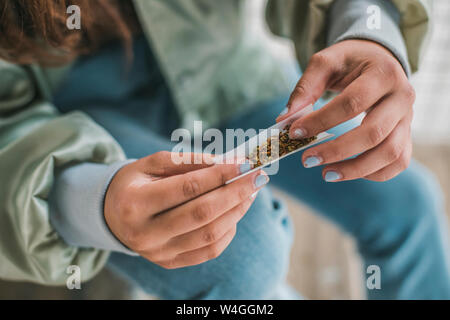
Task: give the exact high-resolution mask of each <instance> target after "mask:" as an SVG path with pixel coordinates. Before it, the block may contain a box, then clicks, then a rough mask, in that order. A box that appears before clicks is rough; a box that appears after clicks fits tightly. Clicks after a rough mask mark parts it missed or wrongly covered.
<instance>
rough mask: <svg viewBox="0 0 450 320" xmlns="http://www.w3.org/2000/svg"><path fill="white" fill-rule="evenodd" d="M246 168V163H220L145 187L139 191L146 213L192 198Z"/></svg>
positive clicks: (160, 210) (248, 166)
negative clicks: (145, 206) (142, 197)
mask: <svg viewBox="0 0 450 320" xmlns="http://www.w3.org/2000/svg"><path fill="white" fill-rule="evenodd" d="M250 169H251V166H250V164H248V163H243V164H220V165H214V166H211V167H207V168H203V169H199V170H195V171H191V172H187V173H184V174H180V175H176V176H171V177H167V178H165V179H162V180H158V182H157V183H150V184H146V185H144V186H143V187H142V188H141V192H142V194H143V196H144V197H145V199H146V201H147V203H148V206H147V214H149V215H153V214H156V213H158V212H162V211H164V210H168V209H170V208H173V207H175V206H177V205H180V204H182V203H185V202H187V201H189V200H192V199H195V198H197V197H199V196H200V195H202V194H204V193H207V192H209V191H211V190H214V189H216V188H218V187H220V186H222V185H224V184H225V182H226V181H228V180H230V179H232V178H234V177H236V176H238V175H240V174H243V173H245V172H247V171H249V170H250ZM149 195H151V197H150V196H149Z"/></svg>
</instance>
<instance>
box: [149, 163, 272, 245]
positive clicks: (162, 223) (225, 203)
mask: <svg viewBox="0 0 450 320" xmlns="http://www.w3.org/2000/svg"><path fill="white" fill-rule="evenodd" d="M268 181H269V177H268V176H267V175H266V174H265V173H264V172H263V171H258V172H255V173H252V174H249V175H248V176H245V177H243V178H241V179H239V180H237V181H235V182H233V183H230V184H228V185H226V186H223V187H221V188H218V189H216V190H214V191H211V192H208V193H206V194H204V195H202V196H200V197H198V198H196V199H194V200H192V201H189V202H187V203H185V204H183V205H181V206H178V207H176V208H174V209H172V210H170V211H167V212H165V213H162V214H160V215H157V216H156V217H155V218H154V219H153V220H152V226H153V228H152V230H153V231H152V232H156V233H157V232H161V230H162V231H163V232H164V233H165V234H169V235H171V237H175V236H178V235H181V234H184V233H187V232H189V231H192V230H195V229H198V228H200V227H203V226H205V225H207V224H209V223H210V222H211V221H213V220H215V219H217V218H218V217H219V216H221V215H223V214H224V213H225V212H227V211H228V210H230V209H231V208H233V207H235V206H237V205H238V204H240V203H241V202H244V201H246V200H247V199H248V198H249V197H250V196H251V195H252V194H253V193H255V191H257V190H259V189H261V188H262V187H263V186H264V185H265V184H267V182H268Z"/></svg>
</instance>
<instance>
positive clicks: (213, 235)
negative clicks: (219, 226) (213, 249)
mask: <svg viewBox="0 0 450 320" xmlns="http://www.w3.org/2000/svg"><path fill="white" fill-rule="evenodd" d="M202 238H203V241H204V242H205V243H212V242H215V241H217V240H218V238H219V234H218V232H217V230H216V228H215V227H212V226H209V227H208V228H206V229H205V231H204V232H203V235H202Z"/></svg>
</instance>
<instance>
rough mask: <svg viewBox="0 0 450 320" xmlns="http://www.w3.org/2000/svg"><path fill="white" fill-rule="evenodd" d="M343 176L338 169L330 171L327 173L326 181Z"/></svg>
mask: <svg viewBox="0 0 450 320" xmlns="http://www.w3.org/2000/svg"><path fill="white" fill-rule="evenodd" d="M341 178H342V176H341V174H340V173H339V172H336V171H328V172H327V173H325V181H326V182H333V181H336V180H339V179H341Z"/></svg>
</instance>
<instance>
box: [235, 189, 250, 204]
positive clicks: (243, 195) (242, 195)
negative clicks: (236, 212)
mask: <svg viewBox="0 0 450 320" xmlns="http://www.w3.org/2000/svg"><path fill="white" fill-rule="evenodd" d="M237 193H238V194H237V195H238V197H239V200H240V202H242V201H245V200H247V199H248V197H249V195H250V194H249V192H248V189H247V188H238V190H237Z"/></svg>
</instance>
